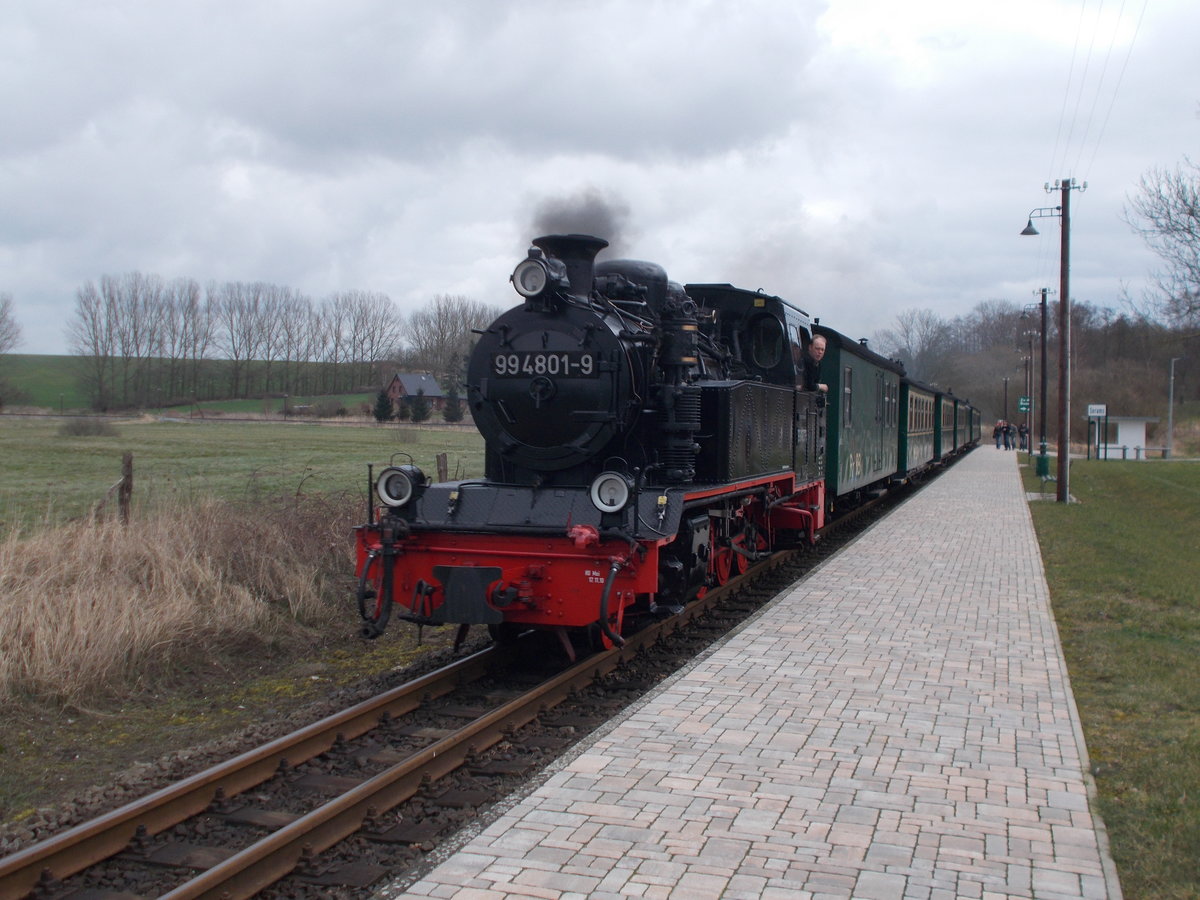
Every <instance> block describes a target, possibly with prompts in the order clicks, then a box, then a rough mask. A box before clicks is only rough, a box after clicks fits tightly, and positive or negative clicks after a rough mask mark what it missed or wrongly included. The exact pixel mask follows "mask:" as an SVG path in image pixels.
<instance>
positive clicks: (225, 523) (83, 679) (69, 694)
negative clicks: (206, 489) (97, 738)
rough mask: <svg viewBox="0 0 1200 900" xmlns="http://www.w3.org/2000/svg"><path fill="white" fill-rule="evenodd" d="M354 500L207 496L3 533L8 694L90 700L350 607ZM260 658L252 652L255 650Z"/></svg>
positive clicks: (0, 673)
mask: <svg viewBox="0 0 1200 900" xmlns="http://www.w3.org/2000/svg"><path fill="white" fill-rule="evenodd" d="M350 507H351V504H348V503H337V504H334V503H330V502H328V501H320V500H310V501H303V500H296V499H291V500H284V501H280V502H277V503H274V504H265V503H260V504H256V505H255V506H254V507H253V508H248V507H246V506H238V505H235V504H232V503H230V502H225V501H217V500H203V501H200V502H197V503H195V504H192V505H188V506H185V507H180V508H175V509H173V510H164V511H159V512H154V513H151V514H147V515H146V516H145V517H144V518H142V519H140V520H136V521H135V522H134V523H132V524H131V525H129V526H128V527H122V526H121V525H120V524H118V523H116V522H112V521H106V522H100V523H94V524H93V523H90V522H89V523H79V522H77V523H74V524H71V525H66V526H62V527H58V528H54V529H51V530H44V531H40V532H38V533H34V534H24V535H23V534H21V533H19V532H18V531H17V530H15V529H13V530H11V531H10V532H9V534H8V536H7V538H5V539H4V540H3V541H0V703H12V702H14V701H15V702H31V701H32V702H52V703H57V704H70V705H76V706H80V707H88V706H91V705H93V703H95V702H96V700H97V698H102V697H109V698H111V697H118V696H121V695H123V694H126V693H129V692H133V691H136V690H140V689H153V688H154V686H155V685H156V684H158V683H161V682H164V681H170V680H171V679H173V678H175V677H179V676H180V675H182V674H183V673H184V672H186V671H188V670H191V669H194V668H197V667H204V666H212V665H216V666H217V667H221V666H222V665H223V662H222V660H226V661H228V662H229V663H230V664H231V665H232V664H236V660H237V658H238V657H239V656H241V657H243V658H246V657H247V656H248V655H249V654H253V653H260V652H266V651H269V650H270V649H271V648H272V647H273V646H276V645H278V643H279V642H280V641H282V640H284V639H289V640H292V641H294V639H295V638H296V637H297V634H296V633H297V632H298V631H299V632H304V631H306V630H312V631H313V637H314V639H316V638H319V634H320V627H321V626H323V625H329V624H330V623H331V622H332V621H334V620H336V619H337V618H344V616H345V613H346V606H345V603H346V583H345V578H346V574H347V573H348V572H351V571H352V569H353V560H352V559H351V558H350V556H349V549H348V548H349V547H350V541H349V540H348V538H347V535H348V534H349V530H350V522H349V518H350V516H351V514H352V513H351V509H350ZM249 658H253V656H249Z"/></svg>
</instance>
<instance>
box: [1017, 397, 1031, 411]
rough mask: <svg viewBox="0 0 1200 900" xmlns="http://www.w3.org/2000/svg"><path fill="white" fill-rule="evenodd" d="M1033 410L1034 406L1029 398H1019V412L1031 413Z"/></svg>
mask: <svg viewBox="0 0 1200 900" xmlns="http://www.w3.org/2000/svg"><path fill="white" fill-rule="evenodd" d="M1032 408H1033V404H1032V402H1031V401H1030V399H1029V398H1028V397H1018V398H1017V412H1029V410H1030V409H1032Z"/></svg>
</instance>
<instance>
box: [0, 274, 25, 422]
mask: <svg viewBox="0 0 1200 900" xmlns="http://www.w3.org/2000/svg"><path fill="white" fill-rule="evenodd" d="M19 343H21V326H20V325H18V324H17V320H16V319H15V318H13V311H12V295H11V294H0V362H2V361H3V359H4V355H5V354H6V353H9V352H11V351H12V349H13V348H14V347H16V346H17V344H19ZM3 375H4V370H3V368H0V407H2V406H4V404H5V401H11V399H12V391H11V390H10V388H9V386H8V385H6V384H5V383H4V380H3Z"/></svg>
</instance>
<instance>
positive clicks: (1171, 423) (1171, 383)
mask: <svg viewBox="0 0 1200 900" xmlns="http://www.w3.org/2000/svg"><path fill="white" fill-rule="evenodd" d="M1181 359H1186V357H1183V356H1173V357H1171V368H1170V371H1171V377H1170V378H1169V379H1168V380H1167V449H1166V452H1165V453H1163V457H1164V458H1165V459H1170V458H1171V452H1172V450H1173V449H1174V447H1175V363H1177V362H1179V361H1180V360H1181Z"/></svg>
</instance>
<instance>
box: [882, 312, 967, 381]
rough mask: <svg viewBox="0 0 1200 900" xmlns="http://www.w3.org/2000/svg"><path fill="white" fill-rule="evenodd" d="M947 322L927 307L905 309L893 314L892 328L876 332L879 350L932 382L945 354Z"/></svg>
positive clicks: (948, 334) (915, 375)
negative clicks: (893, 324)
mask: <svg viewBox="0 0 1200 900" xmlns="http://www.w3.org/2000/svg"><path fill="white" fill-rule="evenodd" d="M949 339H950V326H949V325H948V324H947V323H946V321H945V320H944V319H942V318H941V317H940V316H939V315H938V314H937V313H935V312H933V310H929V309H908V310H905V311H904V312H902V313H900V314H899V315H898V316H896V325H895V327H894V328H887V329H884V330H883V331H879V332H876V333H875V341H876V343H877V344H878V345H879V352H880V353H882V354H883V355H884V356H890V357H894V358H896V359H899V360H900V361H901V362H902V363H904V367H905V369H906V370H907V371H908V374H909V375H910V376H911V377H912V378H916V379H918V380H920V381H928V382H934V381H937V379H938V377H939V373H938V363H939V362H940V360H942V359H943V358H944V357H945V354H946V351H947V349H948V343H949Z"/></svg>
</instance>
